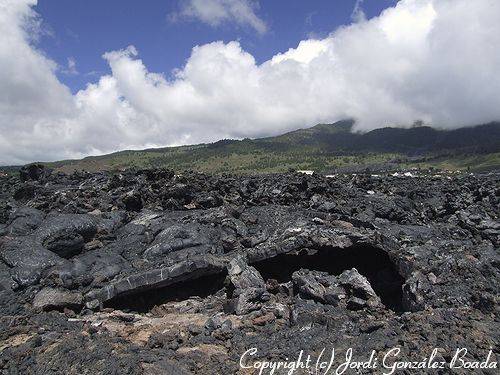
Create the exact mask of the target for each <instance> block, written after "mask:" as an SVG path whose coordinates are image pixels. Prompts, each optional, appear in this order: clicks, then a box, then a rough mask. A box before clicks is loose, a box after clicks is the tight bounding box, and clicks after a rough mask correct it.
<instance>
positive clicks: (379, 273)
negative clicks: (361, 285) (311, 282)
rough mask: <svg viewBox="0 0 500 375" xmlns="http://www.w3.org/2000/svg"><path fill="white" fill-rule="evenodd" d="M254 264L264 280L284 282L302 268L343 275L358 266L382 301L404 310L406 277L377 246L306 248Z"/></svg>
mask: <svg viewBox="0 0 500 375" xmlns="http://www.w3.org/2000/svg"><path fill="white" fill-rule="evenodd" d="M252 266H254V267H255V268H256V269H257V270H258V271H259V272H260V273H261V275H262V277H263V278H264V280H268V279H275V280H277V281H278V282H280V283H284V282H288V281H290V280H291V279H292V274H293V273H294V272H295V271H298V270H300V269H301V268H304V269H309V270H316V271H322V272H328V273H329V274H331V275H340V274H341V273H342V272H343V271H345V270H348V269H351V268H356V269H357V270H358V271H359V273H361V274H362V275H364V276H365V277H366V278H367V279H368V281H369V282H370V284H371V286H372V288H373V290H374V291H375V293H377V295H378V296H379V297H380V299H381V300H382V303H383V304H384V305H385V306H386V307H387V308H389V309H391V310H393V311H395V312H403V311H404V309H403V304H402V299H403V292H402V286H403V283H404V279H403V278H402V277H401V275H400V274H399V272H398V271H397V269H396V266H395V264H394V263H393V262H392V261H391V259H390V258H389V255H387V253H386V252H385V251H383V250H381V249H379V248H377V247H373V246H369V245H357V246H352V247H349V248H346V249H340V248H326V249H321V250H306V249H304V250H302V251H300V252H298V253H286V254H280V255H277V256H275V257H273V258H270V259H265V260H262V261H259V262H256V263H253V264H252Z"/></svg>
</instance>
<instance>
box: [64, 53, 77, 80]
mask: <svg viewBox="0 0 500 375" xmlns="http://www.w3.org/2000/svg"><path fill="white" fill-rule="evenodd" d="M61 71H62V73H64V74H67V75H70V76H74V75H77V74H78V69H76V60H75V58H74V57H68V59H67V66H66V67H65V68H63V69H61Z"/></svg>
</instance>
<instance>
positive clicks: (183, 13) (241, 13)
mask: <svg viewBox="0 0 500 375" xmlns="http://www.w3.org/2000/svg"><path fill="white" fill-rule="evenodd" d="M258 7H259V3H258V2H257V1H252V0H184V1H182V2H181V9H180V11H178V12H174V13H171V14H170V15H169V19H170V20H174V21H176V20H178V19H180V18H181V19H182V18H192V19H197V20H199V21H201V22H203V23H206V24H208V25H210V26H220V25H221V24H223V23H228V22H231V23H236V24H238V25H242V26H249V27H251V28H253V29H254V30H255V31H257V32H258V33H259V34H264V33H265V32H266V31H267V25H266V23H265V22H264V21H263V20H262V19H260V18H259V17H258V16H257V15H256V14H255V10H256V9H257V8H258Z"/></svg>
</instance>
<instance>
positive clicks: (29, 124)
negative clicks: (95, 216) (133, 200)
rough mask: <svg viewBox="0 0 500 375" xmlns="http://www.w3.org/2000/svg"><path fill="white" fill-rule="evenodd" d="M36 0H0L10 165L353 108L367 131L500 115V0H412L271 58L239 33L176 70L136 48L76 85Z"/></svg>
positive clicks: (318, 117)
mask: <svg viewBox="0 0 500 375" xmlns="http://www.w3.org/2000/svg"><path fill="white" fill-rule="evenodd" d="M35 4H36V0H0V87H1V90H0V164H12V163H25V162H29V161H33V160H55V159H63V158H74V157H82V156H85V155H89V154H98V153H104V152H111V151H116V150H120V149H125V148H127V149H131V148H145V147H154V146H164V145H179V144H188V143H198V142H208V141H215V140H218V139H221V138H242V137H260V136H266V135H273V134H279V133H282V132H284V131H288V130H293V129H296V128H299V127H304V126H307V125H313V124H315V123H318V122H333V121H336V120H340V119H344V118H347V117H352V118H354V119H356V121H357V123H356V128H357V130H359V131H366V130H370V129H374V128H377V127H382V126H387V125H401V126H408V125H410V124H412V123H413V122H414V121H416V120H422V121H424V122H426V123H430V124H434V125H436V126H439V127H444V128H456V127H461V126H465V125H472V124H477V123H483V122H488V121H491V120H497V119H500V105H499V99H498V92H500V74H499V73H500V71H499V70H500V68H499V67H500V54H499V53H498V51H499V50H500V23H498V16H499V15H500V2H498V1H497V0H476V1H469V0H439V1H437V0H403V1H400V2H399V3H398V4H397V5H396V6H394V7H393V8H389V9H387V10H385V11H384V12H383V13H382V14H381V15H380V16H378V17H375V18H372V19H369V20H364V19H363V18H362V17H360V18H359V20H358V22H356V23H353V24H351V25H349V26H345V27H342V28H340V29H338V30H335V31H334V32H332V34H330V35H329V36H328V37H326V38H324V39H321V40H313V39H310V40H303V41H301V42H300V43H299V44H298V46H297V48H294V49H290V50H288V51H286V52H283V53H280V54H277V55H275V56H274V57H273V58H272V59H270V60H268V61H265V62H264V63H262V64H260V65H259V64H257V63H256V61H255V59H254V57H253V56H252V55H251V54H249V53H248V52H246V51H244V50H243V49H242V47H241V45H240V44H239V43H238V42H236V41H233V42H229V43H223V42H213V43H210V44H206V45H202V46H196V47H194V48H193V50H192V53H191V56H190V58H189V59H188V60H187V62H186V65H185V66H184V67H182V68H181V69H179V70H178V71H176V73H175V76H174V77H173V78H172V79H166V78H165V76H164V75H162V74H159V73H153V72H150V71H149V70H148V69H147V67H146V66H145V65H144V64H143V62H142V61H141V60H140V58H139V54H138V51H137V50H136V48H135V47H133V46H129V47H127V48H124V49H122V50H116V51H111V52H108V53H106V54H104V56H103V57H104V58H105V59H106V60H107V62H108V63H109V66H110V68H111V74H109V75H104V76H102V77H100V79H99V81H98V82H97V83H95V84H88V86H87V87H86V88H85V89H83V90H81V91H79V92H78V93H76V94H75V95H72V94H71V92H70V90H69V89H68V88H67V87H66V86H65V85H63V84H62V83H61V82H59V80H58V79H57V77H56V75H55V70H56V68H57V66H56V64H55V63H54V62H53V61H51V60H50V59H49V58H48V57H47V56H45V55H44V54H43V53H42V52H41V51H39V50H38V49H37V48H36V44H33V43H34V42H33V32H34V30H36V29H37V25H38V24H39V20H38V18H37V15H36V13H35V12H34V11H33V9H32V7H33V6H34V5H35Z"/></svg>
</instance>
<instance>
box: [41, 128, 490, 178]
mask: <svg viewBox="0 0 500 375" xmlns="http://www.w3.org/2000/svg"><path fill="white" fill-rule="evenodd" d="M352 125H353V123H352V121H340V122H337V123H335V124H319V125H316V126H314V127H312V128H308V129H300V130H296V131H292V132H289V133H286V134H283V135H280V136H276V137H268V138H261V139H254V140H251V139H244V140H241V141H238V140H221V141H218V142H215V143H211V144H200V145H194V146H181V147H167V148H158V149H148V150H142V151H121V152H117V153H113V154H108V155H103V156H95V157H87V158H84V159H82V160H65V161H60V162H54V163H45V164H47V165H48V166H51V167H53V168H56V169H57V170H61V171H64V172H72V171H74V170H87V171H98V170H119V169H124V168H131V167H132V168H150V167H168V168H173V169H175V170H178V171H179V170H187V169H193V170H198V171H202V172H210V173H224V172H230V173H269V172H283V171H286V170H288V169H290V168H293V169H296V170H297V169H302V170H314V171H318V172H325V173H329V172H335V171H350V170H363V169H370V170H379V169H395V168H398V167H405V168H406V167H423V168H426V167H431V166H433V167H437V168H443V169H451V170H468V169H470V170H488V169H496V168H498V167H500V123H490V124H485V125H480V126H476V127H470V128H460V129H456V130H451V131H444V130H436V129H433V128H430V127H425V126H420V127H413V128H409V129H403V128H382V129H376V130H373V131H370V132H367V133H363V134H360V133H353V132H351V127H352Z"/></svg>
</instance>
